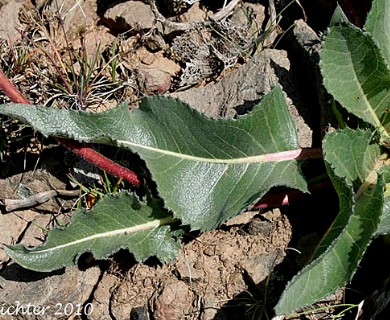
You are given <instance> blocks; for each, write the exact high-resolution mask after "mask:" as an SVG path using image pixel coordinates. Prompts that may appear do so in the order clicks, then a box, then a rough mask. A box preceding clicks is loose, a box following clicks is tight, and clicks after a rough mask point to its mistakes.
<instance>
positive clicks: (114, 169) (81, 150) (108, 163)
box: [0, 70, 141, 187]
mask: <svg viewBox="0 0 390 320" xmlns="http://www.w3.org/2000/svg"><path fill="white" fill-rule="evenodd" d="M0 89H2V90H3V91H4V92H5V94H6V95H7V96H8V97H9V98H10V99H11V100H12V101H13V102H15V103H23V104H31V102H30V101H29V100H27V99H26V98H25V97H24V96H23V95H22V94H21V93H20V91H19V90H18V89H17V88H16V87H15V86H14V85H13V83H12V82H11V81H10V80H9V79H8V78H7V77H6V76H5V74H4V73H3V72H2V71H1V70H0ZM57 141H58V142H60V143H61V144H63V145H64V146H65V147H66V148H68V149H69V150H71V151H72V152H74V153H75V154H77V155H79V156H81V157H82V158H84V159H85V160H87V161H88V162H91V163H92V164H94V165H96V166H97V167H99V168H101V169H103V170H105V171H107V172H108V173H109V174H112V175H114V176H117V177H120V178H123V179H124V180H126V181H128V182H130V183H131V184H133V185H134V186H136V187H138V186H140V185H141V181H140V179H139V177H138V175H137V174H136V173H135V172H133V171H131V170H129V169H127V168H125V167H123V166H121V165H119V164H117V163H115V162H114V161H112V160H110V159H108V158H106V157H105V156H103V155H101V154H100V153H98V152H97V151H95V150H94V149H92V148H90V147H88V146H86V145H83V144H81V143H79V142H77V141H73V140H67V139H63V138H57Z"/></svg>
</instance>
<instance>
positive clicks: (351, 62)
mask: <svg viewBox="0 0 390 320" xmlns="http://www.w3.org/2000/svg"><path fill="white" fill-rule="evenodd" d="M320 57H321V71H322V75H323V77H324V85H325V87H326V88H327V90H328V91H329V92H330V93H331V94H332V95H333V96H334V98H335V99H336V100H338V101H339V102H340V103H341V105H342V106H343V107H344V108H346V109H347V110H348V111H349V112H351V113H353V114H354V115H356V116H357V117H359V118H361V119H363V120H364V121H366V122H368V123H370V124H371V125H373V126H374V127H375V128H378V129H379V131H380V132H381V134H382V137H383V138H384V139H385V140H388V139H389V120H390V113H389V112H388V111H389V110H388V108H389V106H390V91H389V90H390V71H389V69H388V68H387V64H386V63H385V60H384V58H383V57H382V55H381V52H380V50H379V48H378V47H377V46H376V45H375V43H374V41H373V39H372V37H371V35H370V34H368V33H367V32H363V31H362V30H360V29H358V28H357V27H354V26H353V25H352V24H349V23H341V24H339V25H335V26H332V27H331V28H330V31H329V33H328V35H327V36H326V39H325V42H324V44H323V48H322V51H321V53H320Z"/></svg>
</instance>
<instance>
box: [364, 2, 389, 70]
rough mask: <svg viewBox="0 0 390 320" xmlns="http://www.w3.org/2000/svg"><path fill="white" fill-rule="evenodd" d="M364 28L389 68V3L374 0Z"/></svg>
mask: <svg viewBox="0 0 390 320" xmlns="http://www.w3.org/2000/svg"><path fill="white" fill-rule="evenodd" d="M364 28H365V29H366V30H367V31H368V32H369V33H370V34H371V35H372V37H373V39H374V41H375V43H376V44H377V45H378V47H379V48H380V50H381V52H382V55H383V57H384V58H385V60H386V62H387V65H388V66H389V67H390V1H389V0H375V1H373V3H372V8H371V10H370V12H369V14H368V16H367V20H366V24H365V25H364Z"/></svg>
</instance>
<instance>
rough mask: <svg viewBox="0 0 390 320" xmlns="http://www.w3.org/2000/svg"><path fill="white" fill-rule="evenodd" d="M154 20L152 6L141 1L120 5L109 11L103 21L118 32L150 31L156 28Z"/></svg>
mask: <svg viewBox="0 0 390 320" xmlns="http://www.w3.org/2000/svg"><path fill="white" fill-rule="evenodd" d="M154 20H155V19H154V14H153V12H152V10H151V9H150V6H149V5H147V4H145V3H143V2H141V1H127V2H125V3H119V4H117V5H116V6H114V7H112V8H110V9H108V10H107V12H106V14H105V16H104V19H103V21H104V22H105V23H106V25H108V27H109V28H110V29H111V30H113V31H116V32H126V31H129V30H130V31H131V30H136V31H137V30H148V29H151V28H153V27H154V24H155V21H154Z"/></svg>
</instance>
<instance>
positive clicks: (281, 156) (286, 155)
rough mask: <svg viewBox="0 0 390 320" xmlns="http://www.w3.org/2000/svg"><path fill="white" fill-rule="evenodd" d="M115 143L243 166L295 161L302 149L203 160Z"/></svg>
mask: <svg viewBox="0 0 390 320" xmlns="http://www.w3.org/2000/svg"><path fill="white" fill-rule="evenodd" d="M117 143H118V144H119V145H122V146H128V147H133V148H137V149H143V150H146V151H152V152H156V153H160V154H161V155H162V156H171V157H176V158H180V159H182V160H191V161H196V162H208V163H220V164H243V163H266V162H281V161H288V160H294V159H297V158H298V157H299V156H300V155H301V153H302V149H292V150H287V151H280V152H274V153H267V154H261V155H257V156H247V157H242V158H231V159H219V158H205V157H199V156H194V155H189V154H184V153H179V152H174V151H169V150H165V149H160V148H156V147H151V146H146V145H142V144H138V143H134V142H129V141H126V140H117Z"/></svg>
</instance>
